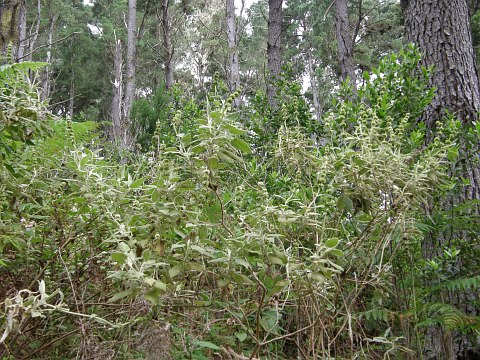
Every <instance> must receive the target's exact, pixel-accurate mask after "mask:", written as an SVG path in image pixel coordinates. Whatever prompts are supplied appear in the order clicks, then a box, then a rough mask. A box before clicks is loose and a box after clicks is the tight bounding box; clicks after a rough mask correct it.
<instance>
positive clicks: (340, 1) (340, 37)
mask: <svg viewBox="0 0 480 360" xmlns="http://www.w3.org/2000/svg"><path fill="white" fill-rule="evenodd" d="M347 5H348V4H347V0H336V1H335V9H336V13H335V32H336V35H337V43H338V50H337V58H338V66H339V67H340V76H341V79H342V81H345V80H347V78H349V79H350V84H351V85H352V86H353V89H354V90H356V83H357V79H356V76H355V66H354V61H353V44H354V42H353V39H352V35H351V33H350V22H349V20H348V6H347Z"/></svg>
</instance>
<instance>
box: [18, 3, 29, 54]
mask: <svg viewBox="0 0 480 360" xmlns="http://www.w3.org/2000/svg"><path fill="white" fill-rule="evenodd" d="M19 27H20V30H19V32H20V34H19V41H18V49H17V62H20V61H22V60H23V54H25V47H26V45H27V44H26V42H27V4H26V3H25V2H24V1H23V2H22V3H21V5H20V23H19Z"/></svg>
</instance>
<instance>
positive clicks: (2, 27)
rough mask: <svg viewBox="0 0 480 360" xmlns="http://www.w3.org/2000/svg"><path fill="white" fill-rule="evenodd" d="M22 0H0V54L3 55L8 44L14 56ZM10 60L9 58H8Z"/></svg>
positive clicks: (18, 32) (18, 38)
mask: <svg viewBox="0 0 480 360" xmlns="http://www.w3.org/2000/svg"><path fill="white" fill-rule="evenodd" d="M24 6H25V2H24V0H2V1H0V54H1V55H5V54H6V50H7V48H8V45H9V44H12V54H13V55H14V56H15V57H16V55H17V49H18V46H19V42H20V23H21V13H22V7H24ZM8 61H10V59H8Z"/></svg>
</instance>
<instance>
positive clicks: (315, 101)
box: [307, 47, 323, 121]
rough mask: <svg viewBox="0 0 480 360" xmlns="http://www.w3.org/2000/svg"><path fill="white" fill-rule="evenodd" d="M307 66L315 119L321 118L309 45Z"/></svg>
mask: <svg viewBox="0 0 480 360" xmlns="http://www.w3.org/2000/svg"><path fill="white" fill-rule="evenodd" d="M307 66H308V76H309V77H310V86H311V87H312V96H313V108H314V110H315V118H316V119H317V121H320V120H321V119H322V113H323V109H322V104H321V103H320V99H319V97H318V95H319V94H318V86H317V76H316V74H315V68H314V64H313V54H312V50H311V48H310V47H309V48H308V49H307Z"/></svg>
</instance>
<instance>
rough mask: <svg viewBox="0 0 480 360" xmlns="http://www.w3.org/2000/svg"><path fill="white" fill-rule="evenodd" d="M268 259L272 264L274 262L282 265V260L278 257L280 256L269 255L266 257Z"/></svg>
mask: <svg viewBox="0 0 480 360" xmlns="http://www.w3.org/2000/svg"><path fill="white" fill-rule="evenodd" d="M268 260H269V261H270V262H271V263H272V264H274V265H284V262H283V261H282V259H280V258H278V257H276V256H272V255H270V256H269V257H268Z"/></svg>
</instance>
